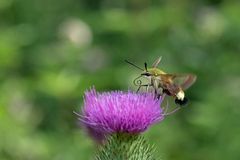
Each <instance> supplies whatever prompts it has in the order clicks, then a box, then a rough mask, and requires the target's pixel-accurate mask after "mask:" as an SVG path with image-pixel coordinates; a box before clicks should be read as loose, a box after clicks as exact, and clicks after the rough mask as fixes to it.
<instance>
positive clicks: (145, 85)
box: [136, 84, 151, 93]
mask: <svg viewBox="0 0 240 160" xmlns="http://www.w3.org/2000/svg"><path fill="white" fill-rule="evenodd" d="M150 86H151V84H141V85H139V87H138V89H137V91H136V93H138V92H139V90H140V89H141V87H146V91H147V92H148V88H149V87H150Z"/></svg>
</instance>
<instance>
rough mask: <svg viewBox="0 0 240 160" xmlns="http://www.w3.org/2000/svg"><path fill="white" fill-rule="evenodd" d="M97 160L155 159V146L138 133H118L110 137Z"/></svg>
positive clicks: (99, 152)
mask: <svg viewBox="0 0 240 160" xmlns="http://www.w3.org/2000/svg"><path fill="white" fill-rule="evenodd" d="M95 159H96V160H155V158H153V147H152V146H150V145H149V144H148V143H147V141H146V140H145V139H144V137H143V136H141V135H138V134H126V133H117V134H113V135H111V136H109V137H108V139H107V141H106V143H105V144H104V145H103V146H102V147H101V148H100V149H99V151H98V153H97V155H96V157H95Z"/></svg>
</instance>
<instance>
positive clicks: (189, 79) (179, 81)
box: [165, 74, 197, 90]
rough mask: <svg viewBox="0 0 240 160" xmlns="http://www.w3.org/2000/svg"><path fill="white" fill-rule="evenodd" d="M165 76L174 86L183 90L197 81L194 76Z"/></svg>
mask: <svg viewBox="0 0 240 160" xmlns="http://www.w3.org/2000/svg"><path fill="white" fill-rule="evenodd" d="M165 76H167V77H169V79H171V80H172V81H173V84H174V85H177V86H180V87H181V88H182V89H183V90H186V89H188V88H189V87H191V86H192V85H193V84H194V83H195V81H196V79H197V76H196V75H194V74H166V75H165Z"/></svg>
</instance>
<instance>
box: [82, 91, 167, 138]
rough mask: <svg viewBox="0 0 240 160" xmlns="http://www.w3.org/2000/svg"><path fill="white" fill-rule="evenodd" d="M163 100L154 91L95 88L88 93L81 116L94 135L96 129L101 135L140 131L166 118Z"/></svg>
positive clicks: (136, 132)
mask: <svg viewBox="0 0 240 160" xmlns="http://www.w3.org/2000/svg"><path fill="white" fill-rule="evenodd" d="M162 100H163V97H160V98H159V99H156V98H154V95H152V94H150V93H134V92H131V91H128V92H123V91H112V92H103V93H98V92H96V90H95V89H91V90H90V91H87V92H86V93H85V96H84V106H83V110H82V115H79V114H78V115H79V116H80V117H79V119H80V120H81V121H82V122H83V123H84V125H85V126H86V128H88V130H89V131H91V133H90V134H92V135H93V133H94V132H93V131H95V133H99V135H100V137H102V135H106V134H111V133H132V134H138V133H141V132H144V131H145V130H146V129H147V128H148V127H149V126H151V125H152V124H154V123H157V122H160V121H161V120H163V118H164V114H163V110H162V108H161V102H162ZM101 134H102V135H101Z"/></svg>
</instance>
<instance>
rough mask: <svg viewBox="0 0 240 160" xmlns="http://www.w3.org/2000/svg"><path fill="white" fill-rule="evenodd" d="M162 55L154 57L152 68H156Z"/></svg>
mask: <svg viewBox="0 0 240 160" xmlns="http://www.w3.org/2000/svg"><path fill="white" fill-rule="evenodd" d="M161 59H162V56H160V57H158V59H156V60H155V61H154V62H153V64H152V67H153V68H157V66H158V64H159V63H160V62H161Z"/></svg>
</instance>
